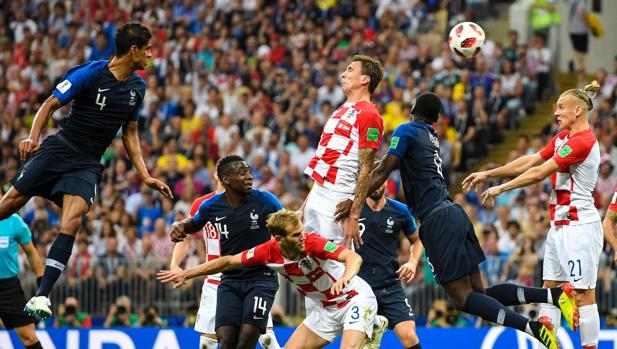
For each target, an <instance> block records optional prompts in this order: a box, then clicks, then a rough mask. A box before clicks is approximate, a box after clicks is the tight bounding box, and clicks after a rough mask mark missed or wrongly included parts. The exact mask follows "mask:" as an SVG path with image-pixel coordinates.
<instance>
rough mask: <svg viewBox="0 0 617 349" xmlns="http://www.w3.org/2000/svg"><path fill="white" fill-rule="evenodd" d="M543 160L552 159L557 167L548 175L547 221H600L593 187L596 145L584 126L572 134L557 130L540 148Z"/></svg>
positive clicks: (596, 175) (596, 155) (598, 152)
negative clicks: (548, 216)
mask: <svg viewBox="0 0 617 349" xmlns="http://www.w3.org/2000/svg"><path fill="white" fill-rule="evenodd" d="M540 156H541V157H542V158H543V159H544V160H549V159H553V160H555V162H556V163H557V165H559V170H558V171H557V172H556V173H554V174H552V175H551V184H552V186H553V190H552V192H551V198H550V215H551V224H552V225H554V226H559V225H575V224H585V223H591V222H596V221H599V220H600V215H599V214H598V210H596V207H595V205H594V200H593V190H594V188H595V185H596V181H597V179H598V167H599V166H600V148H599V146H598V142H597V140H596V138H595V136H594V135H593V133H592V132H591V129H587V130H584V131H581V132H578V133H575V134H573V135H571V136H570V135H568V131H562V132H560V133H558V134H557V135H556V136H555V137H553V139H552V140H551V142H550V143H549V144H548V145H547V146H546V147H544V149H542V150H541V151H540Z"/></svg>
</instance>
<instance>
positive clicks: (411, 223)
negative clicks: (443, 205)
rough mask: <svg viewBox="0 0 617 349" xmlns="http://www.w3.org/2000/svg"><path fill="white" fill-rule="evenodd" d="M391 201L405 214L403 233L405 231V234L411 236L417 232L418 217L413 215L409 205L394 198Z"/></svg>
mask: <svg viewBox="0 0 617 349" xmlns="http://www.w3.org/2000/svg"><path fill="white" fill-rule="evenodd" d="M391 202H392V204H393V205H394V207H396V209H397V210H398V211H399V212H400V213H401V215H402V216H403V222H404V223H403V233H405V236H410V235H411V234H413V233H415V232H416V230H417V229H418V225H417V224H416V219H415V218H414V217H413V215H412V214H411V212H409V209H408V208H407V206H405V204H403V203H401V202H398V201H395V200H392V201H391Z"/></svg>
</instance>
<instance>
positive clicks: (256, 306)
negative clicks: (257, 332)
mask: <svg viewBox="0 0 617 349" xmlns="http://www.w3.org/2000/svg"><path fill="white" fill-rule="evenodd" d="M253 299H254V300H255V301H254V302H253V318H255V319H263V318H264V316H266V312H267V311H268V306H267V304H268V302H267V301H266V300H265V299H263V298H261V297H257V296H254V297H253ZM257 310H261V317H257Z"/></svg>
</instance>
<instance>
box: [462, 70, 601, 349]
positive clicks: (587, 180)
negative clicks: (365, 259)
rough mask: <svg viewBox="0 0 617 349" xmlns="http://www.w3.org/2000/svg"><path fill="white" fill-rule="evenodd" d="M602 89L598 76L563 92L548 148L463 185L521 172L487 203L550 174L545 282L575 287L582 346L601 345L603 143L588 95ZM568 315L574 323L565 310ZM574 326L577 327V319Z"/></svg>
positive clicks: (550, 310)
mask: <svg viewBox="0 0 617 349" xmlns="http://www.w3.org/2000/svg"><path fill="white" fill-rule="evenodd" d="M599 88H600V85H598V83H597V82H595V81H594V82H593V83H591V84H589V85H587V86H585V88H584V89H571V90H567V91H566V92H564V93H562V94H561V96H559V99H558V100H557V109H555V118H556V119H557V123H558V125H559V127H560V128H561V129H562V131H561V132H559V133H558V134H557V135H556V136H555V137H553V139H552V140H551V142H550V143H549V144H548V145H546V146H545V147H544V149H542V150H540V151H539V152H538V153H536V154H533V155H527V156H523V157H520V158H518V159H516V160H514V161H512V162H510V163H509V164H506V165H504V166H501V167H498V168H495V169H492V170H490V171H485V172H479V173H472V174H471V175H469V176H468V177H467V178H466V179H465V180H464V181H463V188H464V189H466V190H470V189H472V188H474V187H479V186H481V185H482V182H483V181H484V180H486V179H488V178H495V177H497V178H498V177H504V176H508V177H511V176H518V177H516V178H514V179H513V180H511V181H509V182H507V183H503V184H501V185H499V186H496V187H492V188H489V189H488V190H486V191H485V192H484V193H482V202H485V201H487V200H492V198H493V197H495V196H497V195H499V194H501V193H503V192H506V191H509V190H512V189H515V188H521V187H524V186H527V185H530V184H533V183H537V182H540V181H543V180H544V179H545V178H547V177H549V176H550V177H551V184H552V187H553V190H552V191H551V198H550V216H551V229H550V230H549V232H548V235H547V237H546V245H545V249H544V265H543V268H544V271H543V276H542V279H543V280H544V287H557V286H558V285H559V284H562V283H563V282H566V281H568V282H570V283H571V284H572V285H573V286H574V289H575V291H576V303H577V304H578V306H579V307H580V308H579V311H580V320H579V321H580V327H581V344H582V345H583V348H584V349H595V348H597V346H598V336H599V332H600V317H599V314H598V305H597V304H596V292H595V288H596V279H597V276H598V263H599V261H600V254H601V252H602V244H603V240H602V222H601V221H600V215H599V214H598V210H596V207H595V205H594V200H593V190H594V188H595V186H596V181H597V179H598V167H599V166H600V148H599V146H598V141H597V140H596V137H595V136H594V135H593V133H592V132H591V128H590V127H589V121H588V118H589V112H590V111H591V109H592V108H593V104H592V103H591V98H590V97H589V96H588V95H587V92H592V93H593V94H594V95H595V93H596V92H597V91H598V90H599ZM592 98H593V97H592ZM609 241H610V240H609ZM564 315H566V314H564ZM540 316H548V317H549V318H550V319H551V320H552V321H553V324H555V326H559V323H560V321H561V312H560V310H559V308H557V307H556V306H554V305H551V304H543V305H542V306H541V308H540ZM566 319H567V320H568V323H570V325H572V324H571V320H570V319H569V318H568V316H567V315H566ZM571 327H573V329H576V324H575V325H574V326H571Z"/></svg>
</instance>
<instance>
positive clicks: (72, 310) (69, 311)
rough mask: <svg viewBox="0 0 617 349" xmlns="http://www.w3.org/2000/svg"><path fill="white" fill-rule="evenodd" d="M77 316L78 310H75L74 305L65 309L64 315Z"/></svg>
mask: <svg viewBox="0 0 617 349" xmlns="http://www.w3.org/2000/svg"><path fill="white" fill-rule="evenodd" d="M76 314H77V308H75V306H74V305H67V306H66V307H65V308H64V315H76Z"/></svg>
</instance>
